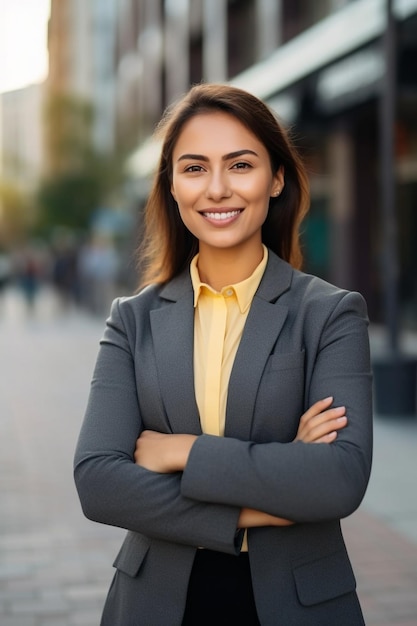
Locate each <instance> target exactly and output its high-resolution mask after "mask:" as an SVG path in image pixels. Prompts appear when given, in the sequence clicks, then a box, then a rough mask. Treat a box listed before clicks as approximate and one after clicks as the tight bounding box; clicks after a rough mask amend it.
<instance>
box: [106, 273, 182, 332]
mask: <svg viewBox="0 0 417 626" xmlns="http://www.w3.org/2000/svg"><path fill="white" fill-rule="evenodd" d="M190 294H192V284H191V279H190V275H189V272H188V271H187V272H183V273H182V274H180V275H179V276H177V277H175V278H174V279H173V280H171V281H169V282H168V283H162V284H161V283H154V284H151V285H148V286H147V287H145V288H144V289H142V290H141V291H140V292H139V293H137V294H135V295H132V296H125V297H120V298H116V300H114V302H113V303H112V307H111V311H110V319H111V318H112V317H119V318H121V319H122V320H123V322H124V324H125V325H127V326H132V325H136V324H138V323H143V319H144V316H146V317H149V313H150V312H151V311H153V310H155V309H159V308H162V307H164V306H168V305H170V304H172V303H173V302H176V301H177V300H180V299H181V298H183V297H184V296H187V295H190ZM191 301H192V300H191Z"/></svg>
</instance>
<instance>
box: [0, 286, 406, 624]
mask: <svg viewBox="0 0 417 626" xmlns="http://www.w3.org/2000/svg"><path fill="white" fill-rule="evenodd" d="M102 327H103V322H102V321H101V320H94V319H92V318H88V317H87V316H84V315H81V314H78V313H76V312H69V313H67V314H62V313H60V312H59V311H57V310H56V308H55V307H54V301H53V299H51V298H50V296H49V295H48V294H46V296H45V297H44V299H43V300H42V301H41V303H40V305H39V307H38V310H37V312H36V314H35V315H34V316H28V315H27V314H26V312H25V310H24V307H23V306H22V303H21V302H19V300H18V298H17V297H16V296H15V295H14V296H13V297H10V298H9V299H8V300H7V301H6V302H5V303H4V302H3V303H1V302H0V372H1V376H0V512H1V513H0V625H1V626H98V623H99V615H100V610H101V607H102V604H103V601H104V597H105V593H106V590H107V587H108V584H109V582H110V579H111V576H112V568H111V562H112V560H113V558H114V555H115V553H116V551H117V549H118V547H119V544H120V539H121V537H122V535H123V531H120V530H119V529H113V528H108V527H104V526H101V525H98V524H93V523H91V522H89V521H87V520H85V519H84V518H83V516H82V514H81V512H80V508H79V504H78V500H77V497H76V494H75V490H74V486H73V482H72V467H71V466H72V454H73V450H74V446H75V441H76V437H77V434H78V431H79V427H80V421H81V418H82V413H83V411H84V407H85V401H86V397H87V394H88V385H89V380H90V376H91V370H92V367H93V363H94V359H95V356H96V351H97V341H98V338H99V337H100V334H101V332H102ZM375 427H376V449H375V462H374V472H373V477H372V480H371V484H370V488H369V491H368V494H367V496H366V498H365V501H364V503H363V506H362V507H361V509H360V510H359V511H358V512H356V513H355V514H354V515H353V516H351V517H350V518H349V519H347V520H345V521H344V522H343V527H344V531H345V537H346V542H347V545H348V549H349V552H350V554H351V558H352V562H353V565H354V569H355V573H356V577H357V581H358V592H359V596H360V598H361V602H362V605H363V609H364V613H365V617H366V623H367V626H388V625H389V626H417V510H416V508H415V506H414V502H415V501H416V498H415V487H414V491H413V486H414V480H415V477H416V476H417V463H416V460H415V457H414V453H413V450H415V443H416V442H417V438H416V437H417V422H415V423H414V422H408V423H404V422H402V421H398V423H395V422H385V423H384V422H381V421H380V420H378V419H377V420H376V422H375ZM390 455H391V456H390ZM387 465H388V468H387ZM410 490H411V491H410ZM168 626H169V625H168ZM335 626H337V625H335Z"/></svg>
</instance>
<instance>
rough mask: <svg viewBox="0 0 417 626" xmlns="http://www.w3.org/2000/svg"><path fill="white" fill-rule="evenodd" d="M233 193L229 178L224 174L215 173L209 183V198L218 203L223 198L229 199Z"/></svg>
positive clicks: (207, 192)
mask: <svg viewBox="0 0 417 626" xmlns="http://www.w3.org/2000/svg"><path fill="white" fill-rule="evenodd" d="M231 193H232V192H231V189H230V185H229V181H228V178H227V176H226V175H225V174H224V173H222V172H213V173H212V174H211V176H210V177H209V179H208V182H207V188H206V196H207V198H211V199H212V200H216V201H218V200H221V199H222V198H229V197H230V196H231Z"/></svg>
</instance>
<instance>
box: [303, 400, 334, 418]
mask: <svg viewBox="0 0 417 626" xmlns="http://www.w3.org/2000/svg"><path fill="white" fill-rule="evenodd" d="M332 402H333V396H329V397H328V398H323V399H322V400H318V401H317V402H315V403H314V404H312V405H311V407H310V408H309V409H307V411H306V412H305V413H304V414H303V415H302V416H301V419H302V420H304V421H306V420H309V419H311V418H312V417H314V416H315V415H318V414H319V413H322V412H323V411H324V410H325V409H326V408H327V407H329V406H330V405H331V403H332Z"/></svg>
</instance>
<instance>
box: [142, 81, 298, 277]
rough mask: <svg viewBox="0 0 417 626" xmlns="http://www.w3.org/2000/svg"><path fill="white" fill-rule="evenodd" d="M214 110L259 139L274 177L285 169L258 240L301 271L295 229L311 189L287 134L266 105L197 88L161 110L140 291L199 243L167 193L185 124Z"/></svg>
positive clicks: (218, 89)
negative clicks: (158, 149)
mask: <svg viewBox="0 0 417 626" xmlns="http://www.w3.org/2000/svg"><path fill="white" fill-rule="evenodd" d="M215 111H221V112H224V113H228V114H230V115H233V116H234V117H235V118H236V119H237V120H239V121H240V122H241V123H242V124H244V125H245V126H246V127H247V128H248V129H249V130H250V131H251V132H252V133H253V134H254V135H255V136H256V137H257V138H258V139H259V141H260V142H261V143H262V144H263V145H264V146H265V148H266V150H267V151H268V154H269V158H270V162H271V170H272V172H273V174H276V172H277V171H278V169H279V167H280V166H283V167H284V178H285V185H284V188H283V190H282V193H281V195H280V196H278V197H276V198H275V197H273V198H271V199H270V202H269V209H268V215H267V218H266V220H265V222H264V224H263V226H262V241H263V243H264V244H265V245H266V246H267V247H268V248H270V249H271V250H273V251H274V252H275V253H276V254H277V255H278V256H280V257H281V258H282V259H284V260H285V261H288V262H289V263H290V264H291V265H292V266H293V267H295V268H300V267H301V264H302V254H301V249H300V240H299V228H300V224H301V221H302V219H303V218H304V216H305V215H306V213H307V211H308V208H309V200H310V198H309V187H308V179H307V174H306V171H305V169H304V166H303V164H302V161H301V158H300V156H299V155H298V153H297V151H296V150H295V148H294V147H293V145H292V144H291V142H290V139H289V137H288V134H287V132H286V131H285V129H284V128H283V127H282V125H281V124H280V122H279V121H278V119H277V117H276V116H275V115H274V113H273V112H272V111H271V110H270V109H269V108H268V106H267V105H266V104H265V103H263V102H262V101H261V100H259V99H258V98H256V97H255V96H253V95H252V94H250V93H248V92H246V91H243V90H242V89H237V88H236V87H231V86H229V85H216V84H200V85H196V86H194V87H192V88H191V89H190V91H189V92H188V93H187V94H186V95H185V96H184V97H183V98H182V99H181V100H180V101H179V102H177V103H176V104H175V105H174V106H172V107H169V108H168V109H167V110H166V111H165V113H164V115H163V117H162V119H161V122H160V123H159V125H158V127H157V129H156V137H157V138H160V139H161V141H162V150H161V156H160V160H159V165H158V168H157V171H156V174H155V177H154V180H153V185H152V188H151V191H150V195H149V198H148V201H147V204H146V207H145V214H144V239H143V242H142V245H141V246H140V247H139V250H138V261H139V263H140V265H141V266H142V268H144V269H143V274H142V281H141V282H142V286H144V285H147V284H149V283H152V282H157V283H165V282H167V281H169V280H171V279H172V278H174V276H177V275H178V274H179V273H181V272H182V270H183V269H185V268H186V267H187V266H188V264H189V263H190V261H191V259H192V258H193V256H194V255H195V254H196V253H197V251H198V240H197V239H196V237H195V236H194V235H193V234H191V233H190V231H189V230H188V229H187V228H186V227H185V226H184V224H183V222H182V220H181V217H180V215H179V211H178V207H177V204H176V202H175V200H174V198H173V196H172V194H171V183H172V171H173V165H172V154H173V151H174V148H175V145H176V142H177V141H178V138H179V136H180V134H181V131H182V129H183V127H184V125H185V124H186V122H187V121H188V120H189V119H191V118H192V117H194V116H196V115H198V114H200V113H207V112H215Z"/></svg>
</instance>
